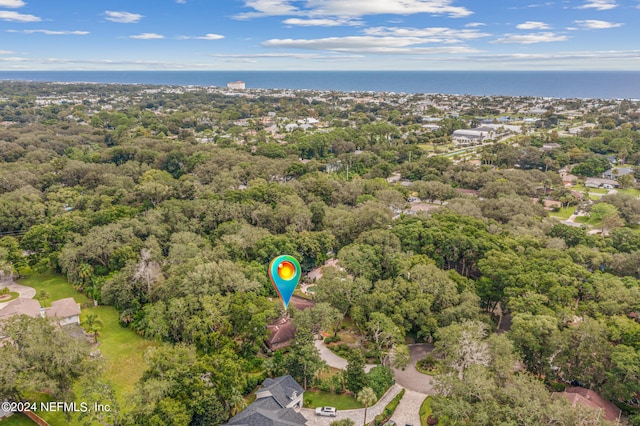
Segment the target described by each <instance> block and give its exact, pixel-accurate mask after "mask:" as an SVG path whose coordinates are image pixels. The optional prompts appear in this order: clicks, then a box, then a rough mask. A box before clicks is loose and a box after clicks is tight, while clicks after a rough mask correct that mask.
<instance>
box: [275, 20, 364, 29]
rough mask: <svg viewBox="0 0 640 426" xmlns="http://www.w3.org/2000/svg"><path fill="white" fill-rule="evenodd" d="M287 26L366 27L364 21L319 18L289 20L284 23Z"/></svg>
mask: <svg viewBox="0 0 640 426" xmlns="http://www.w3.org/2000/svg"><path fill="white" fill-rule="evenodd" d="M282 23H283V24H285V25H298V26H302V27H339V26H352V27H355V26H360V25H364V23H363V22H362V21H358V20H351V19H329V18H318V19H300V18H289V19H285V20H284V21H282Z"/></svg>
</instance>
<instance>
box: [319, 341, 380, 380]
mask: <svg viewBox="0 0 640 426" xmlns="http://www.w3.org/2000/svg"><path fill="white" fill-rule="evenodd" d="M315 344H316V348H318V351H319V352H320V358H322V359H323V360H324V362H326V363H327V365H328V366H329V367H333V368H337V369H339V370H346V369H347V360H346V359H344V358H342V357H340V356H338V355H336V354H335V353H333V352H332V351H331V349H329V348H327V346H326V345H325V344H324V342H323V341H322V340H316V341H315ZM373 367H375V365H373V364H365V366H364V371H365V373H368V372H369V371H370V370H371V369H372V368H373Z"/></svg>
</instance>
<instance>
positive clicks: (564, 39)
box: [0, 0, 640, 70]
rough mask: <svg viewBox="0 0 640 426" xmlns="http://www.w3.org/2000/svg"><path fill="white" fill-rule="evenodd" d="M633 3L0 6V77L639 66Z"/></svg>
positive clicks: (31, 0) (64, 1)
mask: <svg viewBox="0 0 640 426" xmlns="http://www.w3.org/2000/svg"><path fill="white" fill-rule="evenodd" d="M638 23H640V0H557V1H545V0H495V1H481V0H302V1H294V0H82V1H79V0H0V69H1V70H564V69H567V70H640V25H638Z"/></svg>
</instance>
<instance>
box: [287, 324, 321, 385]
mask: <svg viewBox="0 0 640 426" xmlns="http://www.w3.org/2000/svg"><path fill="white" fill-rule="evenodd" d="M284 364H285V366H286V368H287V371H288V372H289V374H290V375H291V376H292V377H293V378H294V379H296V380H297V381H298V382H301V383H302V387H303V388H304V389H305V390H306V389H307V387H308V384H309V382H310V381H311V379H312V378H314V377H315V376H316V374H318V372H319V371H320V370H322V369H324V368H325V367H326V363H325V362H324V361H323V360H322V358H320V354H319V352H318V348H316V346H315V345H314V344H313V336H312V335H311V334H310V333H308V332H306V333H305V332H298V333H296V338H295V340H294V341H293V343H292V345H291V349H290V351H289V353H288V354H287V355H286V356H285V360H284Z"/></svg>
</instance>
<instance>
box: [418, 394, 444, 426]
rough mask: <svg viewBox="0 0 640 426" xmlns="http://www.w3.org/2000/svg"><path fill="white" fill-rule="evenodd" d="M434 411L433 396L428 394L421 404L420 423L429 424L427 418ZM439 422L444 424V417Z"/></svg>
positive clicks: (425, 425) (424, 425) (423, 425)
mask: <svg viewBox="0 0 640 426" xmlns="http://www.w3.org/2000/svg"><path fill="white" fill-rule="evenodd" d="M431 413H432V411H431V397H430V396H428V397H427V398H426V399H425V400H424V401H423V402H422V405H421V406H420V424H421V425H422V426H427V418H428V417H429V415H430V414H431ZM438 424H439V425H441V424H443V422H442V419H439V420H438Z"/></svg>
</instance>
